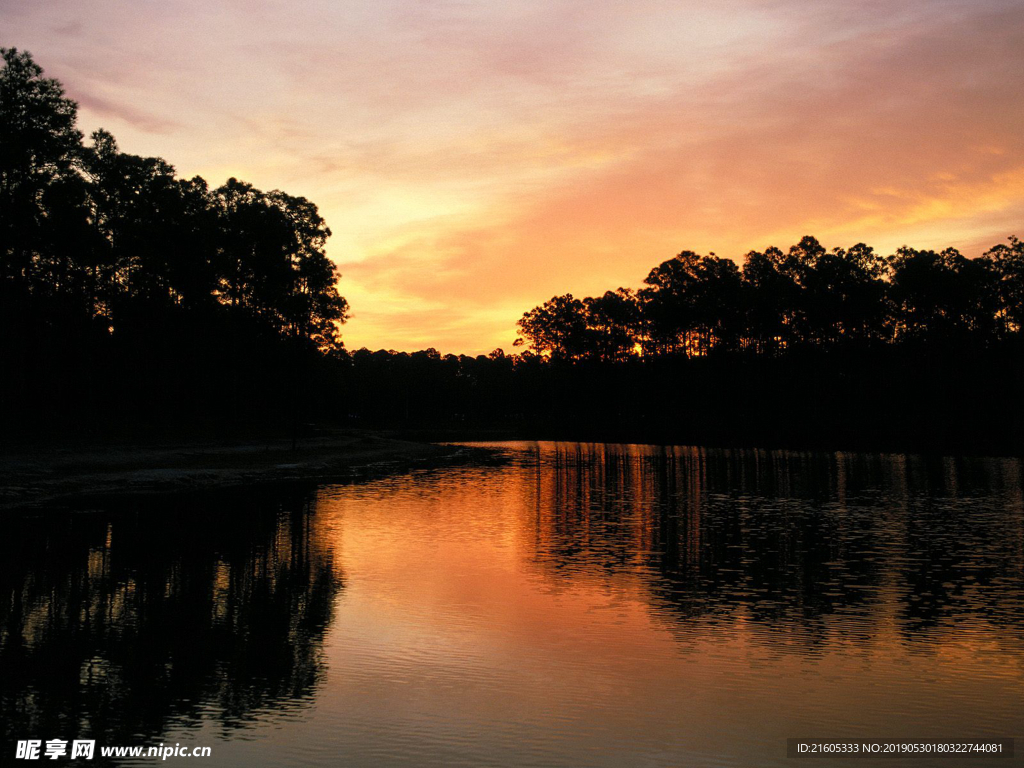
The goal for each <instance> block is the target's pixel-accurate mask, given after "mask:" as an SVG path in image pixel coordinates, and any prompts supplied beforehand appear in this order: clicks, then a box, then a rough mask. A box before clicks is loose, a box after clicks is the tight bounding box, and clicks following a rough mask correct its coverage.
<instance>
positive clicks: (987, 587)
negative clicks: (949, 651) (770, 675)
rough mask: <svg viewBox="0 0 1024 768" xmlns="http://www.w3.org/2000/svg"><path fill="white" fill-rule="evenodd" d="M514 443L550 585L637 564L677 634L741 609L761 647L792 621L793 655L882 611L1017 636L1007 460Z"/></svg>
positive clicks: (870, 628) (913, 629) (1020, 524)
mask: <svg viewBox="0 0 1024 768" xmlns="http://www.w3.org/2000/svg"><path fill="white" fill-rule="evenodd" d="M520 449H521V450H522V451H523V453H522V456H523V457H524V458H523V461H524V465H529V466H530V467H531V471H532V473H533V478H534V483H535V487H534V489H533V498H532V506H533V510H534V524H533V526H532V536H533V543H532V549H533V550H534V558H533V559H534V562H535V565H536V567H538V568H539V569H541V570H542V571H544V572H545V573H546V574H547V575H548V577H549V578H551V579H555V580H572V579H578V578H587V577H592V576H594V575H595V574H601V573H605V574H611V573H614V572H617V571H623V572H634V573H636V574H639V575H641V577H642V578H643V579H644V581H645V583H646V584H647V588H648V589H649V591H650V594H651V597H652V600H653V601H654V602H655V604H656V606H658V607H660V608H661V609H663V610H665V611H669V612H670V613H671V614H672V616H673V617H674V618H667V619H666V621H668V622H669V624H670V625H671V626H672V627H673V629H674V630H675V631H677V632H679V633H686V632H687V631H692V630H694V628H695V626H696V627H698V628H699V627H700V626H701V625H695V624H694V621H693V620H695V619H701V620H702V622H704V623H707V622H714V621H720V622H734V621H736V619H737V618H741V619H742V620H743V621H744V622H753V623H755V624H756V625H758V626H760V627H761V630H760V631H756V632H754V633H753V637H755V638H758V639H763V640H765V641H768V642H775V640H776V638H773V637H772V633H773V631H775V630H778V631H781V632H784V633H785V634H787V635H790V636H791V635H792V634H793V632H794V631H798V632H799V635H800V645H799V647H797V648H796V650H797V651H798V652H801V653H806V652H808V651H809V650H810V649H812V648H813V647H814V646H815V645H817V644H820V643H825V642H829V641H830V640H841V641H842V642H851V641H857V640H860V641H865V642H867V641H870V640H872V639H873V638H874V637H875V636H876V635H878V634H879V633H880V632H885V631H888V630H889V629H890V628H891V627H892V626H893V622H895V625H896V626H897V627H898V629H899V631H900V633H902V635H903V636H904V637H906V638H907V639H913V640H915V641H922V640H925V639H927V637H928V636H929V634H928V632H929V631H938V630H942V629H946V630H951V631H952V630H960V631H963V630H964V629H966V628H968V627H969V626H970V625H972V624H975V623H979V622H981V623H984V624H987V625H989V626H992V627H999V628H1001V636H1002V637H1004V638H1005V639H1010V638H1012V639H1013V640H1015V641H1019V640H1021V639H1024V513H1022V509H1024V503H1022V491H1021V488H1022V485H1021V462H1020V461H1019V460H1016V459H1007V460H953V459H933V460H928V459H925V458H922V457H906V456H881V455H844V454H820V453H807V454H800V453H791V452H767V451H729V450H710V449H701V448H681V447H655V446H617V445H600V444H598V445H586V444H577V443H572V444H546V445H523V446H520ZM831 619H835V620H831ZM790 640H792V637H790ZM780 647H792V646H791V645H789V644H788V643H787V644H785V645H782V646H780Z"/></svg>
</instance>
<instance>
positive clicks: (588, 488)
mask: <svg viewBox="0 0 1024 768" xmlns="http://www.w3.org/2000/svg"><path fill="white" fill-rule="evenodd" d="M484 448H487V449H488V450H486V451H485V450H483V449H484ZM467 451H468V452H467V454H466V456H464V457H463V458H462V459H461V460H458V461H455V462H453V463H451V464H450V465H446V466H441V467H436V466H435V467H430V468H422V469H416V470H413V471H410V472H404V473H400V474H392V475H379V476H377V477H371V478H364V479H358V480H353V481H352V482H347V483H342V484H330V485H320V486H316V487H284V488H257V489H250V490H224V491H220V492H216V493H205V494H196V495H180V496H173V497H164V496H150V497H138V498H130V499H117V500H110V501H105V502H97V501H91V502H88V503H86V502H82V503H81V504H76V505H72V507H71V508H64V509H54V510H41V511H35V512H24V513H17V514H15V513H8V514H7V515H5V517H4V518H3V519H2V521H0V555H2V562H0V680H2V695H0V723H2V725H0V731H2V734H3V747H2V748H3V750H4V760H3V761H0V762H6V761H7V758H9V757H10V756H11V755H13V752H14V743H15V741H16V740H19V739H28V738H36V739H41V740H43V741H44V742H45V740H47V739H66V740H73V739H93V740H95V741H96V744H97V758H96V760H94V761H93V763H91V764H100V763H102V762H103V760H102V758H101V757H100V755H99V752H98V750H99V747H100V746H108V745H118V746H120V745H124V746H146V747H148V746H153V745H157V744H169V745H174V744H181V745H183V746H189V747H191V746H209V747H211V750H212V756H211V757H209V758H206V759H203V760H201V761H199V764H201V765H209V766H214V765H248V766H346V765H347V766H393V765H412V766H492V765H493V766H503V765H514V766H690V765H710V766H748V765H767V766H783V765H792V764H793V761H792V759H789V758H786V756H785V755H786V739H787V738H790V737H800V738H835V739H853V738H893V739H895V738H935V737H944V738H945V737H954V738H982V737H986V738H997V737H1018V738H1019V737H1021V736H1024V727H1022V726H1024V496H1022V484H1024V466H1022V462H1021V460H1019V459H941V458H923V457H915V456H902V455H870V454H825V453H794V452H772V451H728V450H712V449H701V448H684V447H675V448H673V447H667V448H666V447H654V446H622V445H600V444H576V443H497V444H487V445H480V444H478V445H477V446H475V447H473V448H472V449H467ZM55 762H57V763H60V762H61V761H55ZM65 762H68V761H65ZM73 762H74V763H75V764H90V763H82V761H81V760H78V761H73ZM155 762H159V760H158V759H155V758H148V759H146V758H141V759H137V760H134V761H132V760H123V761H121V764H128V765H153V764H155ZM176 762H180V761H179V760H178V759H176V758H169V759H168V761H167V763H168V764H172V765H173V764H175V763H176ZM184 762H185V763H188V762H189V761H188V760H184ZM19 764H22V765H28V764H31V763H24V762H20V761H19ZM46 764H51V761H46ZM801 764H803V763H797V765H801ZM822 764H823V765H830V766H837V765H848V764H852V765H854V766H856V765H862V764H863V763H861V762H860V761H852V760H849V759H846V760H844V759H827V760H817V761H812V762H811V763H810V765H822ZM870 764H871V763H869V765H870ZM885 764H887V765H893V764H899V765H902V764H908V765H912V766H921V765H925V764H930V762H928V761H924V762H922V761H920V760H908V759H904V760H890V761H888V762H886V763H885ZM974 764H979V765H982V766H984V765H990V764H993V763H991V761H990V760H988V759H977V758H975V759H968V760H959V759H951V760H943V761H941V762H940V765H949V766H954V765H974ZM1022 764H1024V747H1022V745H1021V744H1020V742H1018V745H1017V754H1016V756H1015V757H1014V758H1011V759H1004V760H998V761H997V762H995V763H994V765H997V766H998V765H1022Z"/></svg>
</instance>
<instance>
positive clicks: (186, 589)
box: [0, 494, 341, 751]
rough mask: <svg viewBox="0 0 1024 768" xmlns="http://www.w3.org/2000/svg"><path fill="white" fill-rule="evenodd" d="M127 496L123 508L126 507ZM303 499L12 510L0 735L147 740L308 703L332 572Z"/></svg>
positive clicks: (2, 614) (1, 585) (0, 661)
mask: <svg viewBox="0 0 1024 768" xmlns="http://www.w3.org/2000/svg"><path fill="white" fill-rule="evenodd" d="M122 506H123V505H122ZM321 527H322V520H321V518H320V517H319V516H318V515H317V514H316V513H315V510H310V508H309V503H308V499H307V498H305V497H304V496H302V495H298V496H296V495H294V494H293V495H291V496H290V497H286V498H283V499H278V498H274V500H273V501H272V502H270V503H267V502H263V501H260V500H259V499H258V498H250V497H245V496H243V497H241V498H239V497H238V496H237V494H236V495H233V496H232V497H231V500H230V504H228V503H225V500H224V499H223V498H219V497H217V498H206V499H204V500H195V499H188V498H182V497H176V498H172V499H144V500H140V501H137V502H133V503H131V504H130V505H129V506H127V507H126V508H121V509H116V510H114V511H106V512H103V513H87V514H72V513H65V512H54V511H49V512H46V513H44V514H37V515H20V516H14V515H9V516H8V517H7V518H6V519H5V520H4V521H3V536H2V537H0V562H2V567H0V679H2V680H3V686H2V694H0V733H2V734H3V737H2V738H3V743H4V745H5V751H6V748H7V746H8V745H10V744H12V743H13V740H14V739H16V738H27V737H33V736H34V737H36V738H44V739H45V738H58V737H59V738H63V739H74V738H79V737H81V738H89V739H96V740H97V741H98V743H100V744H127V745H131V744H136V743H145V737H152V736H155V735H159V734H161V733H162V732H164V731H165V730H166V728H167V727H168V726H169V725H171V724H175V725H185V726H188V725H194V724H197V723H200V722H203V721H205V722H207V723H209V722H210V721H213V722H216V723H217V724H218V727H220V728H223V729H232V728H235V727H237V726H239V725H242V724H244V723H245V722H246V721H248V720H251V719H253V718H254V717H255V716H256V715H257V713H259V712H261V711H266V710H270V709H279V708H281V707H286V706H302V705H304V704H305V703H308V702H309V701H310V700H311V697H312V694H313V692H314V690H315V689H316V688H317V685H318V683H319V682H320V681H321V679H322V677H323V675H324V664H323V659H322V649H321V641H322V638H323V635H324V632H325V630H326V628H327V626H328V625H329V624H330V622H331V619H332V613H333V605H334V599H335V596H336V595H337V594H338V591H339V589H340V588H341V579H340V574H339V571H338V568H337V566H336V564H335V557H334V552H333V550H332V544H331V541H330V539H329V537H326V536H323V535H322V532H321V530H320V528H321Z"/></svg>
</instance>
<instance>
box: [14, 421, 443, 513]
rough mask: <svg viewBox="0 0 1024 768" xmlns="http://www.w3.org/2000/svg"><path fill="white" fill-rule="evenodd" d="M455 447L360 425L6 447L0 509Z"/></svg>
mask: <svg viewBox="0 0 1024 768" xmlns="http://www.w3.org/2000/svg"><path fill="white" fill-rule="evenodd" d="M461 450H462V449H460V448H458V447H457V446H450V445H437V444H432V443H428V442H422V441H413V440H406V439H401V438H395V437H390V436H386V435H385V434H381V433H378V432H369V431H361V430H352V431H338V432H333V433H329V434H320V435H316V436H307V437H299V438H297V439H295V440H293V439H292V438H291V437H267V438H262V439H252V438H249V439H223V440H213V439H205V440H176V441H166V442H159V443H147V442H144V441H136V442H131V443H112V444H102V443H101V444H92V445H78V446H73V447H69V446H67V445H65V446H62V447H52V446H49V447H40V446H37V447H31V448H24V449H21V450H17V449H13V450H12V449H8V450H5V451H4V453H2V454H0V478H2V479H0V511H9V510H14V509H28V508H33V507H35V508H38V507H41V506H47V505H51V504H56V505H59V503H60V502H61V501H63V500H67V499H71V498H75V497H82V496H114V495H132V494H148V493H174V492H179V491H197V490H208V489H216V488H227V487H237V486H248V485H257V484H259V485H263V484H272V483H281V482H295V481H307V482H316V481H327V480H332V479H348V478H350V477H352V475H353V474H354V473H357V472H358V471H360V470H366V469H368V468H371V467H374V466H377V465H393V466H394V467H404V466H413V465H416V464H420V463H424V462H429V461H431V460H443V459H449V458H452V457H454V456H456V455H458V454H459V453H460V451H461Z"/></svg>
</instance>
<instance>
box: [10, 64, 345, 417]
mask: <svg viewBox="0 0 1024 768" xmlns="http://www.w3.org/2000/svg"><path fill="white" fill-rule="evenodd" d="M0 55H2V59H3V62H2V63H3V68H2V70H0V355H2V359H3V361H4V363H5V366H4V367H5V368H6V369H7V370H6V373H5V375H4V376H3V382H2V385H0V398H2V410H3V412H4V413H3V415H4V416H6V417H8V418H9V419H17V418H18V417H19V416H20V415H21V414H24V413H25V412H26V411H29V410H31V411H35V412H36V413H47V412H52V411H53V409H54V407H59V406H61V404H66V403H68V402H69V401H73V403H74V407H75V408H77V409H79V410H80V409H83V408H95V407H100V408H104V409H109V410H108V412H107V414H106V416H107V417H110V418H112V417H114V416H115V414H114V413H111V412H110V410H113V411H119V412H121V411H124V410H125V409H128V410H132V409H133V407H134V409H135V410H136V411H140V412H141V411H143V410H145V409H151V408H152V406H153V405H154V403H172V402H173V403H174V404H175V405H176V406H177V405H181V404H182V403H183V402H190V403H191V406H192V408H193V409H194V408H198V407H200V404H199V402H198V400H199V399H207V400H209V401H210V402H211V403H214V402H215V403H216V406H217V408H218V409H219V410H221V411H223V407H225V406H230V405H234V406H236V407H237V406H238V405H239V403H249V404H255V403H262V404H263V405H267V406H272V407H271V410H273V408H274V407H277V405H281V404H283V401H284V400H286V399H287V398H284V397H281V396H279V394H275V393H281V391H282V388H284V387H286V386H289V385H292V386H294V387H295V388H296V389H297V390H299V391H300V393H301V390H302V389H303V382H302V379H303V378H306V377H308V376H309V375H311V374H312V369H311V368H310V366H313V367H317V366H321V368H322V363H321V362H320V361H322V360H326V359H330V358H337V357H338V356H339V355H341V354H342V353H343V345H342V343H341V337H340V333H339V325H340V324H341V323H343V322H344V321H345V319H346V316H347V311H348V305H347V303H346V301H345V299H344V298H343V297H342V296H341V295H340V294H339V292H338V287H337V281H338V274H337V271H336V267H335V265H334V263H333V262H332V261H331V260H330V259H328V258H327V256H326V253H325V250H324V246H325V243H326V241H327V238H328V237H329V236H330V234H331V232H330V230H329V229H328V227H327V225H326V223H325V221H324V219H323V218H322V217H321V216H320V214H319V212H318V211H317V207H316V205H314V204H313V203H312V202H310V201H309V200H307V199H305V198H302V197H295V196H292V195H289V194H287V193H285V192H281V191H277V190H275V191H271V192H265V191H262V190H260V189H257V188H256V187H254V186H253V185H251V184H248V183H245V182H243V181H239V180H237V179H234V178H232V179H229V180H228V181H227V182H226V183H225V184H223V185H222V186H220V187H216V188H213V187H211V186H210V185H209V184H208V183H207V182H206V181H205V180H204V179H203V178H201V177H199V176H195V177H193V178H190V179H183V178H179V177H178V176H177V175H176V173H175V169H174V167H173V166H171V165H170V164H168V163H167V162H166V161H164V160H162V159H160V158H155V157H139V156H136V155H132V154H128V153H125V152H122V151H121V150H120V149H119V148H118V146H117V143H116V141H115V139H114V137H113V136H112V135H111V134H110V133H108V132H106V131H103V130H99V131H96V132H94V133H93V134H92V135H91V137H90V138H89V140H88V141H86V140H85V138H84V136H83V134H82V132H81V131H79V130H78V128H77V104H76V103H75V102H74V101H73V100H71V99H70V98H68V96H67V95H66V94H65V91H64V88H63V87H62V85H61V84H60V83H59V82H58V81H57V80H54V79H51V78H46V77H43V71H42V69H41V68H40V66H39V65H38V64H36V63H35V62H34V61H33V59H32V57H31V55H30V54H28V53H26V52H22V51H18V50H17V49H14V48H3V49H0ZM318 370H319V369H318ZM320 373H321V374H322V370H321V371H320ZM218 394H219V395H221V396H218ZM298 396H299V397H303V395H302V394H299V395H298Z"/></svg>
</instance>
